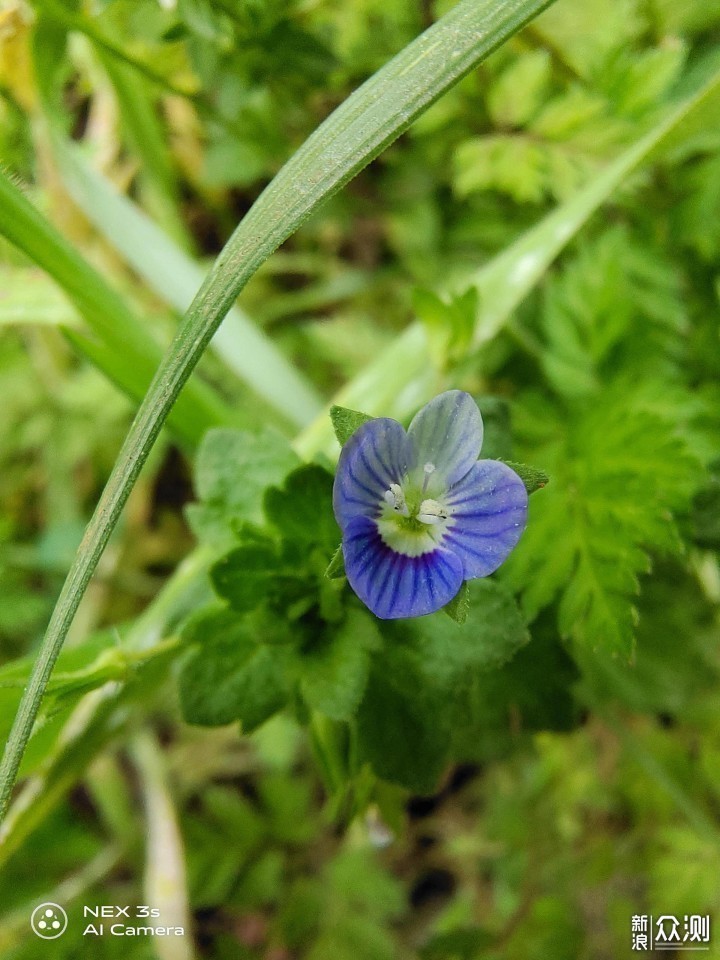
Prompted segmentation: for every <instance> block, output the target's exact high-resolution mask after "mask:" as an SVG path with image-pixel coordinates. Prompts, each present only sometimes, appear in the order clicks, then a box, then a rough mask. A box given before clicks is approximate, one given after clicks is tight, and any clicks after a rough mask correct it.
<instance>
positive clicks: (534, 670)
mask: <svg viewBox="0 0 720 960" xmlns="http://www.w3.org/2000/svg"><path fill="white" fill-rule="evenodd" d="M577 678H578V670H577V667H576V666H575V663H574V661H573V660H572V659H571V658H570V657H569V656H568V654H567V653H566V651H565V650H564V649H563V647H562V646H561V645H560V643H559V642H558V637H557V629H556V628H555V625H554V624H553V623H552V621H551V619H550V618H547V620H546V621H545V622H542V623H539V624H537V625H536V627H535V628H534V629H533V638H532V642H531V643H528V644H526V645H525V646H524V647H523V648H522V649H521V650H520V651H519V652H518V653H517V655H516V656H515V657H513V658H512V660H510V661H509V662H508V663H506V664H505V665H504V666H502V667H500V669H499V670H487V671H484V672H476V673H471V672H469V671H468V672H466V673H465V674H464V675H461V676H459V677H458V679H457V681H456V683H455V685H454V689H453V694H452V697H449V698H448V703H447V713H448V716H447V723H448V727H449V731H450V733H449V736H450V738H451V741H452V744H451V746H452V753H453V755H454V757H455V758H456V759H458V760H463V761H472V760H475V761H484V760H487V759H490V758H493V757H497V756H502V755H503V754H504V753H506V752H507V751H508V750H509V749H510V748H512V747H513V746H517V744H518V741H519V740H520V739H521V738H523V737H525V736H527V735H528V734H530V733H533V732H535V731H539V730H569V729H572V727H573V726H575V724H576V723H577V722H578V718H579V716H580V710H579V708H578V705H577V703H576V701H575V699H574V697H573V692H572V691H573V687H574V685H575V684H576V682H577Z"/></svg>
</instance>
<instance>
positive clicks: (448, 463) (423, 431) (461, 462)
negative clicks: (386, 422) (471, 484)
mask: <svg viewBox="0 0 720 960" xmlns="http://www.w3.org/2000/svg"><path fill="white" fill-rule="evenodd" d="M408 437H409V438H410V440H411V442H412V445H413V449H414V452H415V460H416V463H417V465H418V468H419V469H420V470H422V468H423V466H424V465H425V464H426V463H432V464H433V465H434V466H435V468H436V470H437V477H436V478H434V479H436V482H437V481H440V479H441V478H442V481H443V484H442V486H444V487H448V486H452V485H453V484H454V483H457V482H458V480H461V479H462V478H463V477H464V476H465V474H466V473H467V472H468V470H469V469H470V468H471V467H472V465H473V463H475V461H476V460H477V458H478V454H479V453H480V447H481V446H482V438H483V423H482V417H481V416H480V411H479V410H478V408H477V404H476V403H475V401H474V400H473V398H472V397H471V396H470V394H469V393H464V392H463V391H462V390H448V391H447V392H446V393H441V394H440V396H438V397H435V399H434V400H431V401H430V403H428V404H426V405H425V406H424V407H423V408H422V410H420V411H419V413H417V414H416V415H415V417H414V418H413V421H412V423H411V424H410V427H409V429H408Z"/></svg>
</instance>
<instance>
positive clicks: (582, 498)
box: [503, 382, 702, 659]
mask: <svg viewBox="0 0 720 960" xmlns="http://www.w3.org/2000/svg"><path fill="white" fill-rule="evenodd" d="M647 391H648V387H647V384H642V383H640V384H632V383H629V382H619V383H617V384H615V385H614V386H608V387H606V388H605V390H604V392H603V402H602V404H594V405H584V404H581V405H580V406H579V409H575V410H574V413H573V415H572V416H570V417H569V416H568V412H567V409H563V410H560V409H556V408H554V407H551V406H538V404H537V401H536V399H535V398H533V399H532V400H531V399H529V398H528V401H527V402H528V403H529V406H528V407H527V408H526V410H525V411H524V412H523V406H522V403H521V404H517V403H516V405H515V410H516V423H517V424H518V426H519V432H520V433H522V430H523V424H522V422H521V421H522V418H523V416H524V417H525V418H526V422H525V428H526V429H527V428H528V427H529V426H530V421H533V424H532V426H531V427H530V429H532V430H533V431H534V432H537V431H538V429H539V427H538V424H539V423H542V434H543V436H542V438H541V437H536V440H535V441H534V442H533V453H534V455H538V456H542V459H543V462H544V463H546V464H547V466H548V469H549V471H550V472H551V473H552V476H553V482H552V483H551V484H550V485H549V486H548V488H547V491H546V493H544V494H543V496H542V498H541V503H539V504H537V505H536V504H535V502H534V500H532V501H531V503H530V516H529V521H528V526H527V529H526V531H525V533H524V534H523V537H522V539H521V541H520V543H519V544H518V547H517V548H516V550H515V551H514V552H513V554H512V555H511V556H510V558H509V560H508V562H507V563H506V564H505V566H504V567H503V577H507V578H508V579H509V582H510V583H511V584H512V585H513V586H514V587H515V588H516V589H517V590H518V591H520V592H521V594H522V604H523V608H524V611H525V613H526V615H527V616H528V618H530V619H532V618H533V617H535V616H536V615H537V613H538V612H539V610H541V609H542V608H544V607H545V606H547V605H548V604H549V603H551V602H552V601H553V600H554V599H555V598H556V597H557V596H558V595H559V596H560V598H561V602H560V609H559V617H560V619H559V623H560V629H561V632H562V635H563V636H564V637H567V638H572V639H574V640H575V641H576V642H578V643H581V644H584V645H589V646H590V647H592V648H595V649H598V650H602V651H604V652H606V653H610V654H614V655H619V656H622V657H624V658H626V659H627V658H629V657H631V655H632V651H633V644H634V639H633V638H634V632H635V623H636V611H635V602H634V601H635V597H636V595H637V592H638V589H639V588H638V578H639V576H640V574H642V573H644V572H646V571H647V570H648V568H649V563H650V558H649V551H650V550H653V551H655V552H673V551H676V550H677V549H678V546H679V541H678V537H677V531H676V527H675V524H674V522H673V517H672V511H673V510H677V509H687V507H688V506H689V503H690V501H691V498H692V495H693V491H694V490H695V489H696V487H697V485H698V484H699V482H700V480H701V476H702V472H701V469H700V465H699V463H698V460H697V458H696V455H695V454H694V453H693V452H692V450H691V449H690V448H689V445H688V441H689V434H687V433H684V434H683V436H682V437H681V436H679V435H678V434H677V433H676V432H675V431H674V430H673V428H672V419H668V411H667V410H661V409H660V408H659V407H656V408H655V409H652V408H651V406H650V400H649V396H648V394H647ZM629 410H631V411H632V416H629V415H628V411H629ZM676 415H677V411H676ZM671 416H672V415H671ZM541 451H542V453H541ZM536 507H537V508H536Z"/></svg>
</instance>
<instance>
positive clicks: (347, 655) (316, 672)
mask: <svg viewBox="0 0 720 960" xmlns="http://www.w3.org/2000/svg"><path fill="white" fill-rule="evenodd" d="M380 645H381V637H380V634H379V632H378V629H377V627H376V626H375V624H374V622H373V621H372V619H371V618H370V617H369V616H367V615H366V614H364V613H362V612H361V611H356V610H353V611H351V612H350V613H349V614H348V617H347V619H346V621H345V623H344V624H343V625H342V626H341V627H340V629H339V630H336V631H328V634H327V636H326V637H324V638H322V639H321V640H320V642H319V643H318V644H317V645H316V646H313V648H312V649H311V650H309V651H308V652H307V653H304V654H303V655H302V657H301V659H300V661H299V667H300V672H301V678H300V689H301V691H302V695H303V697H304V698H305V701H306V702H307V704H308V706H309V707H311V708H312V709H314V710H319V711H320V712H321V713H324V714H325V716H327V717H330V718H331V719H333V720H349V719H350V718H351V717H352V716H353V715H354V714H355V711H356V710H357V708H358V705H359V704H360V701H361V700H362V697H363V694H364V692H365V687H366V684H367V678H368V672H369V670H370V653H371V651H373V650H377V649H378V648H379V647H380Z"/></svg>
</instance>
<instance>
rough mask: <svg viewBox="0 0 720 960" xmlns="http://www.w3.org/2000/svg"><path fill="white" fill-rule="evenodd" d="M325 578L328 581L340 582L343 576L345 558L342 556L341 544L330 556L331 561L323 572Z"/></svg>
mask: <svg viewBox="0 0 720 960" xmlns="http://www.w3.org/2000/svg"><path fill="white" fill-rule="evenodd" d="M325 576H326V577H327V578H328V580H340V579H341V578H342V577H344V576H345V557H344V555H343V549H342V544H341V543H340V544H338V548H337V550H336V551H335V553H334V554H333V555H332V560H331V561H330V563H329V564H328V568H327V570H326V571H325Z"/></svg>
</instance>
